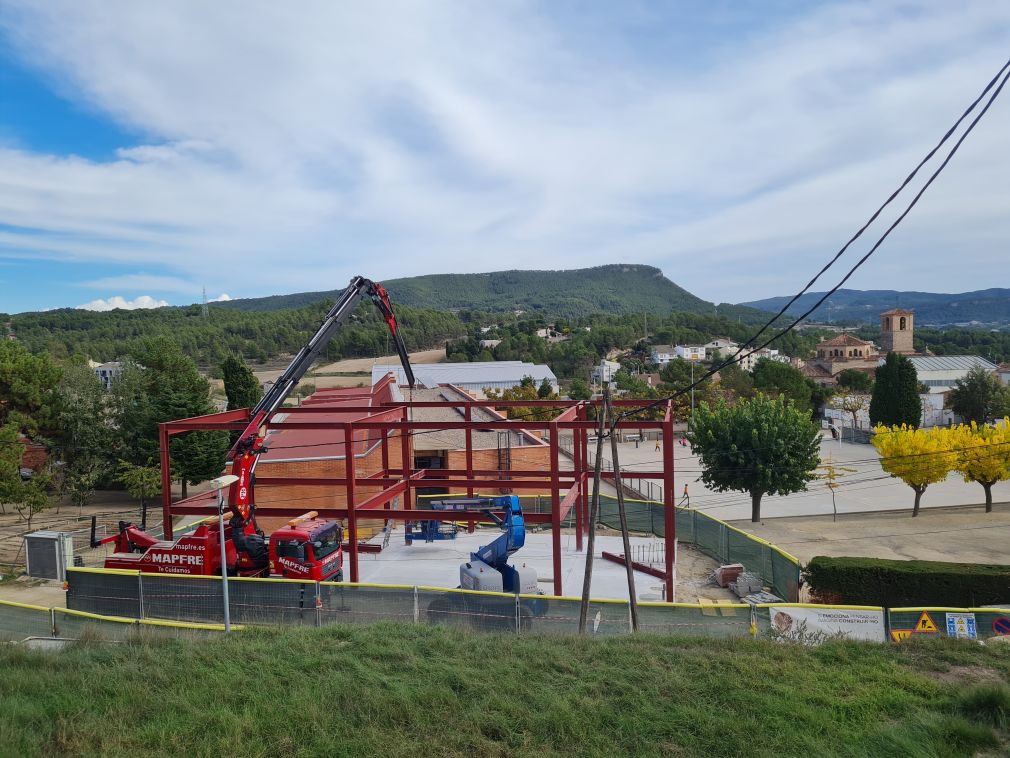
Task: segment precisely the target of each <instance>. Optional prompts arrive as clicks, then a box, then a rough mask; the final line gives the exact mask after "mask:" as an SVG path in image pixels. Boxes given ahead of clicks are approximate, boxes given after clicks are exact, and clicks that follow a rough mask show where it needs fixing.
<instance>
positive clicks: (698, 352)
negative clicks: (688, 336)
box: [674, 345, 705, 361]
mask: <svg viewBox="0 0 1010 758" xmlns="http://www.w3.org/2000/svg"><path fill="white" fill-rule="evenodd" d="M674 349H675V350H676V351H677V357H678V358H683V359H684V360H685V361H703V360H705V346H704V345H677V346H676V347H675V348H674Z"/></svg>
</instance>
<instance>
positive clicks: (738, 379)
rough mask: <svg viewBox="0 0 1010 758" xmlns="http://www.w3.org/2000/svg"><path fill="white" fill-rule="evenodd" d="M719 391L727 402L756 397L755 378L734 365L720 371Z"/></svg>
mask: <svg viewBox="0 0 1010 758" xmlns="http://www.w3.org/2000/svg"><path fill="white" fill-rule="evenodd" d="M719 389H720V390H721V391H722V394H723V397H724V398H726V400H727V402H730V403H733V402H735V401H737V400H742V399H744V398H748V397H754V377H752V376H751V375H750V374H749V373H747V372H746V371H744V370H743V369H742V368H740V366H738V365H737V364H735V363H733V364H730V365H729V366H726V367H725V368H721V369H719Z"/></svg>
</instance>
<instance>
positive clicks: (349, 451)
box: [344, 424, 360, 582]
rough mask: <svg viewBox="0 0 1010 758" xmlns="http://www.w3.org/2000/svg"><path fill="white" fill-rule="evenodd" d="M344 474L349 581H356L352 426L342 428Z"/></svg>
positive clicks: (347, 425)
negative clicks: (349, 561)
mask: <svg viewBox="0 0 1010 758" xmlns="http://www.w3.org/2000/svg"><path fill="white" fill-rule="evenodd" d="M344 443H345V444H344V473H345V475H346V476H347V542H348V545H349V547H350V548H351V581H352V582H357V581H360V580H359V579H358V517H357V514H356V513H355V511H354V496H355V494H356V493H355V487H356V482H355V481H354V479H355V471H354V464H355V460H354V424H346V425H345V426H344Z"/></svg>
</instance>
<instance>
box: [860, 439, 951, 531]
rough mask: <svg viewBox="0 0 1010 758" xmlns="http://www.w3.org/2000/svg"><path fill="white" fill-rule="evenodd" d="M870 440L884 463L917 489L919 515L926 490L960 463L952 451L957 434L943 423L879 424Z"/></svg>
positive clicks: (916, 502)
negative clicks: (919, 425)
mask: <svg viewBox="0 0 1010 758" xmlns="http://www.w3.org/2000/svg"><path fill="white" fill-rule="evenodd" d="M873 431H874V432H875V434H874V435H873V438H872V439H871V440H870V441H871V442H872V443H873V446H874V447H875V448H876V449H877V452H878V453H880V465H881V467H882V468H883V469H884V471H886V472H887V473H888V474H890V475H891V476H893V477H895V478H897V479H900V480H901V481H903V482H904V483H905V484H907V485H908V486H909V487H911V488H912V491H913V492H915V506H914V507H913V508H912V515H913V516H918V515H919V502H920V501H921V500H922V493H924V492H925V491H926V488H927V487H928V486H929V485H931V484H936V483H937V482H942V481H944V480H945V479H946V478H947V475H948V474H949V473H950V472H951V471H953V470H954V469H955V467H956V465H957V454H956V453H954V452H953V451H952V448H953V445H952V444H951V443H952V438H953V435H952V434H950V430H948V429H945V428H943V427H933V428H932V429H916V428H915V427H910V426H906V425H905V424H902V425H901V426H892V427H887V426H883V425H882V424H880V425H877V427H876V428H874V430H873Z"/></svg>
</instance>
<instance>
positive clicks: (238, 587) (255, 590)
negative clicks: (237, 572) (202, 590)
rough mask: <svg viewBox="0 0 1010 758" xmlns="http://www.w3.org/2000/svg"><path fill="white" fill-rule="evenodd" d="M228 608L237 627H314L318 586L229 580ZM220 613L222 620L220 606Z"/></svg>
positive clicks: (273, 581) (294, 582)
mask: <svg viewBox="0 0 1010 758" xmlns="http://www.w3.org/2000/svg"><path fill="white" fill-rule="evenodd" d="M184 581H185V580H184ZM228 607H229V610H230V611H231V620H232V622H233V623H237V624H288V625H292V626H315V625H316V623H317V619H316V585H315V582H299V581H293V580H289V579H271V580H266V581H264V580H261V579H245V578H235V579H229V580H228ZM218 610H219V613H218V618H219V619H220V616H221V613H220V611H221V606H218Z"/></svg>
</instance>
